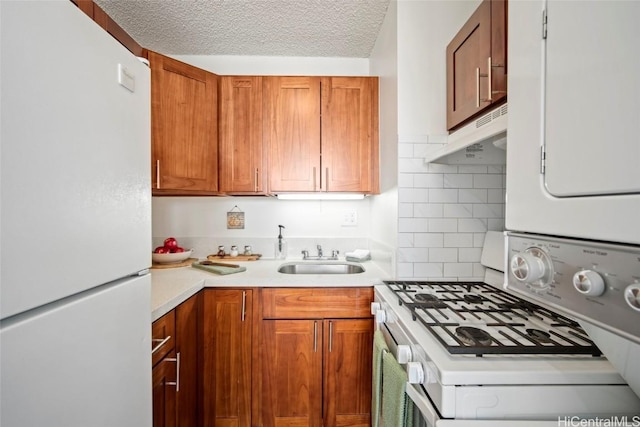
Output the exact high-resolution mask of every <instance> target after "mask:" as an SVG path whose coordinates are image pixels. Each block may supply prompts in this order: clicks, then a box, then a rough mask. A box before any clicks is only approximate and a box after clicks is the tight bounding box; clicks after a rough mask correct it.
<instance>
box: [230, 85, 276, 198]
mask: <svg viewBox="0 0 640 427" xmlns="http://www.w3.org/2000/svg"><path fill="white" fill-rule="evenodd" d="M263 159H264V156H263V148H262V77H260V76H257V77H251V76H242V77H235V76H223V77H221V78H220V157H219V165H220V191H221V192H225V193H230V194H246V193H263V192H264V191H265V187H266V185H265V184H266V183H265V182H264V176H265V172H266V171H265V167H264V164H263V163H264V162H263Z"/></svg>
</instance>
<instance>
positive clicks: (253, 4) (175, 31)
mask: <svg viewBox="0 0 640 427" xmlns="http://www.w3.org/2000/svg"><path fill="white" fill-rule="evenodd" d="M94 1H95V2H96V3H97V4H98V5H99V6H100V7H101V8H102V9H104V11H105V12H107V14H109V16H111V17H112V18H113V19H114V20H115V21H116V22H117V23H118V24H119V25H120V26H121V27H122V28H123V29H124V30H125V31H126V32H127V33H129V35H130V36H131V37H133V38H134V39H135V40H136V41H137V42H138V43H139V44H140V45H142V46H143V47H145V48H148V49H151V50H154V51H157V52H160V53H163V54H170V55H258V56H309V57H355V58H367V57H369V55H370V53H371V49H372V48H373V45H374V43H375V41H376V38H377V37H378V32H379V31H380V26H381V24H382V21H383V20H384V16H385V14H386V12H387V7H388V5H389V0H94Z"/></svg>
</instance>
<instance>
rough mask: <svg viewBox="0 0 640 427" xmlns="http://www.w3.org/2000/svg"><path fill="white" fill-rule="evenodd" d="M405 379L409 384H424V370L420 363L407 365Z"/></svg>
mask: <svg viewBox="0 0 640 427" xmlns="http://www.w3.org/2000/svg"><path fill="white" fill-rule="evenodd" d="M407 377H408V379H407V380H408V381H409V384H423V383H424V369H422V364H421V363H420V362H409V363H407Z"/></svg>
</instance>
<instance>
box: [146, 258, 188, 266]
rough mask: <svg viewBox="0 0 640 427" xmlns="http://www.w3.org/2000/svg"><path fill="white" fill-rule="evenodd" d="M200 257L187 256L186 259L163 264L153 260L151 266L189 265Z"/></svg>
mask: <svg viewBox="0 0 640 427" xmlns="http://www.w3.org/2000/svg"><path fill="white" fill-rule="evenodd" d="M197 260H198V258H187V259H185V260H184V261H180V262H172V263H168V264H161V263H159V262H152V263H151V268H176V267H187V266H189V265H191V264H192V263H193V262H194V261H197Z"/></svg>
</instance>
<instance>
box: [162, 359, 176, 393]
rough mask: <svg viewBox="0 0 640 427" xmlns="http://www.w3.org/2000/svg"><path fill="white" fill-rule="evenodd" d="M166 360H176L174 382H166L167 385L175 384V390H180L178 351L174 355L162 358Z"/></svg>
mask: <svg viewBox="0 0 640 427" xmlns="http://www.w3.org/2000/svg"><path fill="white" fill-rule="evenodd" d="M164 360H165V361H167V362H176V382H168V383H166V384H167V385H174V386H176V392H178V391H180V352H178V353H177V354H176V357H175V358H173V357H167V358H166V359H164Z"/></svg>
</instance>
